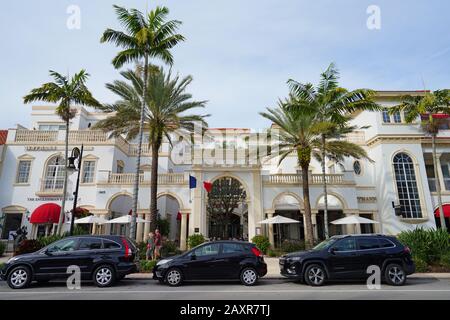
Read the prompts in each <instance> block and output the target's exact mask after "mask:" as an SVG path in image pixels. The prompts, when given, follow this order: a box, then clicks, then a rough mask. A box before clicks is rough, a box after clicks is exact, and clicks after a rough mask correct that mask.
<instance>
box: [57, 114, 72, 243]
mask: <svg viewBox="0 0 450 320" xmlns="http://www.w3.org/2000/svg"><path fill="white" fill-rule="evenodd" d="M67 159H69V119H67V120H66V137H65V150H64V185H63V197H62V201H61V211H60V212H59V221H58V229H57V233H58V234H59V235H61V234H62V227H63V219H64V213H65V210H64V207H65V206H66V197H67ZM72 214H73V213H72Z"/></svg>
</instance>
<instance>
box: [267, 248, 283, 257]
mask: <svg viewBox="0 0 450 320" xmlns="http://www.w3.org/2000/svg"><path fill="white" fill-rule="evenodd" d="M283 254H285V252H283V251H281V250H279V249H270V248H269V249H267V255H268V256H269V257H271V258H275V257H281V256H282V255H283Z"/></svg>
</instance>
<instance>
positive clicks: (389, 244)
mask: <svg viewBox="0 0 450 320" xmlns="http://www.w3.org/2000/svg"><path fill="white" fill-rule="evenodd" d="M279 264H280V271H281V275H283V276H285V277H287V278H292V279H297V280H300V281H305V282H306V283H307V284H309V285H311V286H321V285H323V284H324V283H325V282H326V281H327V280H333V279H363V278H367V277H368V276H369V274H368V273H367V268H368V267H369V266H372V265H375V266H378V267H379V268H380V270H381V276H382V280H383V279H384V280H385V281H386V282H387V283H388V284H390V285H394V286H401V285H403V284H405V281H406V277H407V275H410V274H412V273H414V271H415V265H414V262H413V260H412V258H411V251H410V249H409V248H408V247H406V246H404V245H402V244H401V243H400V242H399V241H398V240H397V239H396V238H395V237H392V236H385V235H373V234H371V235H343V236H333V237H331V238H329V239H327V240H325V241H323V242H321V243H320V244H318V245H317V246H316V247H314V248H313V249H312V250H309V251H300V252H293V253H290V254H287V255H284V256H282V257H281V258H280V260H279Z"/></svg>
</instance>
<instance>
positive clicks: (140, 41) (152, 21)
mask: <svg viewBox="0 0 450 320" xmlns="http://www.w3.org/2000/svg"><path fill="white" fill-rule="evenodd" d="M114 9H115V11H116V14H117V18H118V20H119V22H120V23H121V25H122V27H123V28H124V31H118V30H113V29H106V30H105V31H104V32H103V36H102V37H101V39H100V42H111V43H114V44H115V45H116V46H118V47H121V48H122V49H123V50H122V51H120V52H119V53H118V54H117V55H116V56H115V57H114V59H113V60H112V64H113V65H114V67H115V68H121V67H122V66H123V65H125V64H126V63H130V62H136V63H143V79H144V81H143V88H144V89H143V90H141V92H142V93H144V92H146V91H147V90H146V88H147V78H148V72H149V70H148V66H149V59H150V58H157V59H160V60H162V61H163V62H164V63H167V64H169V65H172V64H173V56H172V54H171V52H170V49H171V48H173V47H174V46H175V45H177V44H178V43H179V42H181V41H184V37H183V36H182V35H180V34H177V33H176V32H177V29H178V27H179V26H180V24H181V21H178V20H169V21H167V15H168V14H169V9H167V8H166V7H156V8H155V9H154V10H152V11H150V13H148V14H147V15H144V14H142V12H140V11H139V10H136V9H130V10H127V9H125V8H123V7H120V6H116V5H114ZM145 102H146V100H145V97H144V96H143V95H142V96H141V108H140V122H139V131H138V135H137V137H138V154H137V158H136V176H135V181H134V188H133V210H132V213H133V214H132V222H131V226H130V236H131V237H132V238H134V237H135V231H136V215H137V203H138V192H139V167H140V166H141V156H142V138H143V126H144V116H145V115H144V110H145Z"/></svg>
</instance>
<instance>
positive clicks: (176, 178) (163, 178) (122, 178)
mask: <svg viewBox="0 0 450 320" xmlns="http://www.w3.org/2000/svg"><path fill="white" fill-rule="evenodd" d="M135 176H136V175H135V174H134V173H111V172H108V174H107V177H106V179H103V178H99V180H98V184H100V185H104V186H131V185H133V184H134V181H135ZM139 184H140V185H146V186H149V185H150V172H148V174H147V173H140V174H139ZM158 184H159V185H183V184H186V185H187V180H186V179H185V177H184V173H161V174H158Z"/></svg>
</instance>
